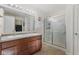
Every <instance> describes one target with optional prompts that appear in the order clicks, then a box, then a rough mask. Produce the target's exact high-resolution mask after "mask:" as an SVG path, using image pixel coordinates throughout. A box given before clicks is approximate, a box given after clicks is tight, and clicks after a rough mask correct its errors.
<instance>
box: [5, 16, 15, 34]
mask: <svg viewBox="0 0 79 59" xmlns="http://www.w3.org/2000/svg"><path fill="white" fill-rule="evenodd" d="M14 31H15V17H13V16H4V32H5V33H11V32H14Z"/></svg>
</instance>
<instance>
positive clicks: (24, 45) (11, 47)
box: [0, 33, 42, 55]
mask: <svg viewBox="0 0 79 59" xmlns="http://www.w3.org/2000/svg"><path fill="white" fill-rule="evenodd" d="M41 48H42V35H41V34H34V33H33V34H22V35H14V36H13V37H12V36H11V37H10V36H9V37H7V38H4V37H2V38H1V40H0V54H1V55H31V54H34V53H35V52H37V51H39V50H40V49H41Z"/></svg>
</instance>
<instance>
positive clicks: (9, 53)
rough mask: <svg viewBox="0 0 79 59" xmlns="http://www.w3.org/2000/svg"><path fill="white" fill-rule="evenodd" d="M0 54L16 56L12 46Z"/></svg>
mask: <svg viewBox="0 0 79 59" xmlns="http://www.w3.org/2000/svg"><path fill="white" fill-rule="evenodd" d="M1 54H2V55H16V54H17V47H16V46H14V47H10V48H7V49H3V50H2V53H1Z"/></svg>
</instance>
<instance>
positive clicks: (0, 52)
mask: <svg viewBox="0 0 79 59" xmlns="http://www.w3.org/2000/svg"><path fill="white" fill-rule="evenodd" d="M0 55H1V44H0Z"/></svg>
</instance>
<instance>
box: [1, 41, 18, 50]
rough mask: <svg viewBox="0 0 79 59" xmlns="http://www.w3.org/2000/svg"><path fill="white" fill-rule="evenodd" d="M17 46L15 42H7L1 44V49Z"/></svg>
mask: <svg viewBox="0 0 79 59" xmlns="http://www.w3.org/2000/svg"><path fill="white" fill-rule="evenodd" d="M16 44H17V41H7V42H3V43H2V49H5V48H8V47H12V46H15V45H16Z"/></svg>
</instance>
